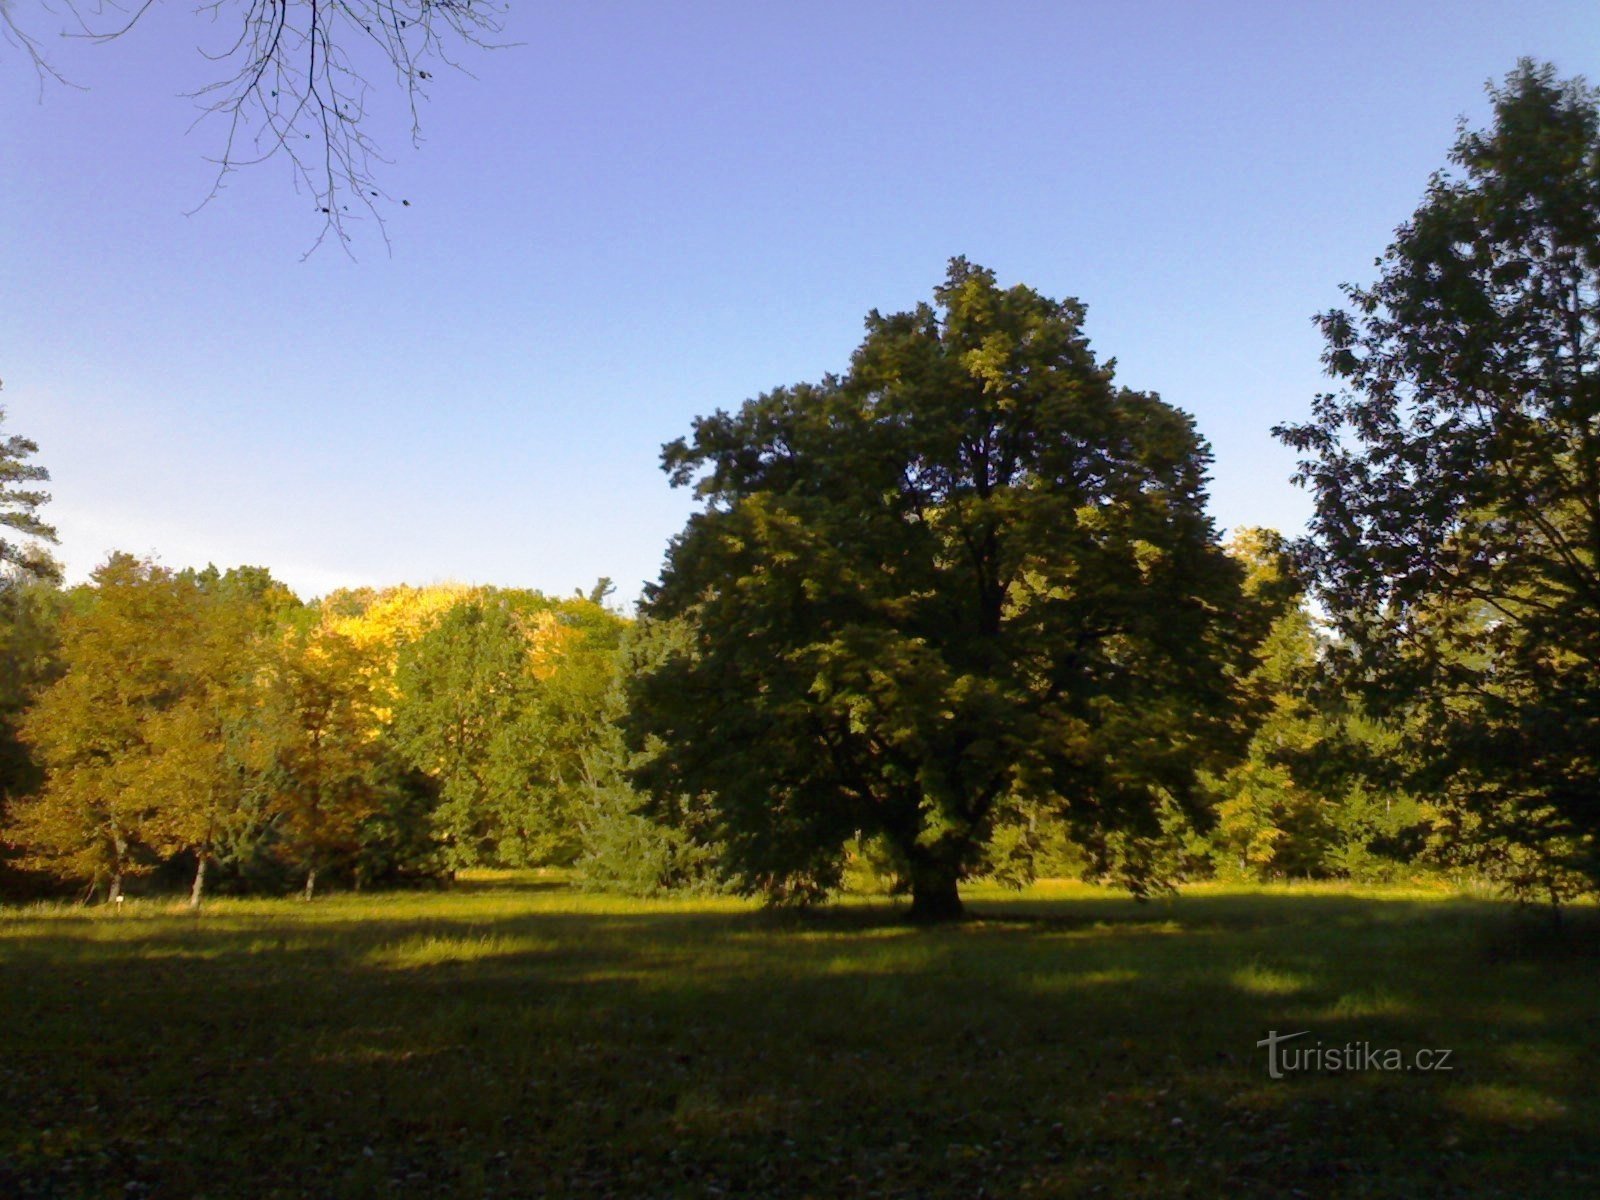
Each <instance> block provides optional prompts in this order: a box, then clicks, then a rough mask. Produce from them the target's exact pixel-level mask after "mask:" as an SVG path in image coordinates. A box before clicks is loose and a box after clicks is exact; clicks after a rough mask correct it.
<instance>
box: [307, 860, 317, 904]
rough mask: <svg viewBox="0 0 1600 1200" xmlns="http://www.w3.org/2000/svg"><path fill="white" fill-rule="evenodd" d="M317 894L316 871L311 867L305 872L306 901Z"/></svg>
mask: <svg viewBox="0 0 1600 1200" xmlns="http://www.w3.org/2000/svg"><path fill="white" fill-rule="evenodd" d="M316 893H317V869H316V868H315V867H312V868H311V869H310V870H309V871H307V872H306V899H307V900H310V899H311V897H312V896H314V895H316Z"/></svg>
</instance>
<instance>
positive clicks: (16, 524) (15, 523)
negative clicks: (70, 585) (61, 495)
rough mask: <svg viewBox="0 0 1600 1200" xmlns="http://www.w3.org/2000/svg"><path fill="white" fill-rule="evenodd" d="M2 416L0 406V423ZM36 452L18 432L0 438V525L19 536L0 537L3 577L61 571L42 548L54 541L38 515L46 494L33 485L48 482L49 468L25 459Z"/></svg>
mask: <svg viewBox="0 0 1600 1200" xmlns="http://www.w3.org/2000/svg"><path fill="white" fill-rule="evenodd" d="M5 419H6V410H5V409H3V408H0V425H3V424H5ZM38 452H39V446H38V444H37V443H35V442H33V441H31V440H29V439H28V438H25V437H23V436H21V435H20V434H12V435H11V436H10V437H8V438H0V527H4V528H5V529H9V530H11V531H13V532H14V533H17V534H21V535H22V538H23V540H22V541H20V542H12V541H7V540H6V539H5V538H4V537H0V575H3V576H5V577H11V576H22V577H25V578H36V579H37V578H43V579H56V578H59V576H60V573H61V572H60V568H59V567H58V566H57V565H56V563H55V560H54V559H53V558H51V557H50V553H49V551H48V550H47V549H46V548H45V547H46V545H47V544H53V543H54V542H55V540H56V531H55V528H54V526H51V525H48V524H46V523H45V521H44V518H42V517H41V516H40V515H39V510H40V509H41V508H43V507H44V505H45V504H47V503H48V502H49V500H50V494H49V493H48V492H45V491H42V490H41V489H39V488H38V487H36V486H34V485H35V484H40V483H47V482H49V479H50V472H49V471H47V470H45V469H44V468H43V467H41V466H40V465H39V464H38V463H33V462H29V461H28V460H29V459H30V458H32V457H33V456H34V455H35V454H37V453H38Z"/></svg>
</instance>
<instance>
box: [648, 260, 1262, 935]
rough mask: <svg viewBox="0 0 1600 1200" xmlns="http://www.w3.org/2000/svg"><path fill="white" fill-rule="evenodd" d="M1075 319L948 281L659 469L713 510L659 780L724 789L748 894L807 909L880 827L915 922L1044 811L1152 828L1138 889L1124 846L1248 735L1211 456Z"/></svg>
mask: <svg viewBox="0 0 1600 1200" xmlns="http://www.w3.org/2000/svg"><path fill="white" fill-rule="evenodd" d="M1083 315H1084V310H1083V308H1082V306H1081V305H1079V304H1078V303H1077V302H1076V301H1072V300H1066V301H1055V300H1051V299H1048V298H1046V297H1044V296H1042V295H1040V294H1039V293H1038V292H1036V291H1033V290H1032V289H1029V288H1027V287H1021V286H1018V287H1013V288H1010V289H1002V288H1000V287H998V286H997V285H996V282H995V277H994V275H993V273H992V272H990V271H988V270H986V269H983V268H981V267H977V266H974V265H971V264H969V263H968V262H966V261H965V260H964V259H956V260H954V261H953V262H952V263H951V265H950V270H949V274H948V276H947V278H946V280H945V282H944V283H943V285H942V286H940V287H939V288H938V289H936V291H935V303H934V304H926V303H924V304H921V305H919V306H918V307H917V308H916V309H915V310H913V311H910V312H903V313H895V314H892V315H888V316H883V315H880V314H879V313H878V312H876V311H875V312H873V313H871V314H870V315H869V316H868V318H867V322H866V327H867V333H866V339H865V341H864V342H863V343H862V344H861V346H860V348H859V349H858V350H857V351H856V352H855V354H854V356H853V358H852V360H851V364H850V368H849V370H848V372H846V373H845V374H844V375H843V376H839V377H834V376H828V377H825V378H824V379H823V380H822V381H821V382H820V383H816V384H800V385H797V386H794V387H785V388H779V389H777V390H776V391H773V392H770V393H768V394H766V395H763V396H760V397H758V398H756V399H754V400H751V401H749V402H747V403H746V404H745V405H744V406H743V407H742V408H741V409H740V410H739V411H738V412H736V413H732V414H729V413H726V412H717V413H716V414H714V415H713V416H710V417H705V418H702V419H700V420H698V421H696V423H695V427H694V433H693V436H692V437H691V438H689V439H688V440H679V441H677V442H674V443H672V444H671V445H669V446H667V447H666V449H665V451H664V465H665V468H666V469H667V470H668V471H669V472H670V475H671V478H672V481H673V483H674V484H678V485H684V484H689V483H691V482H694V481H696V480H698V485H697V494H698V495H699V496H700V497H701V498H703V499H704V501H705V506H704V509H703V510H702V511H700V512H698V513H697V514H696V515H694V516H693V517H692V518H691V519H690V521H689V524H688V527H687V528H686V529H685V530H684V531H683V532H682V533H681V534H680V535H678V536H677V538H676V539H675V540H674V541H673V543H672V546H671V548H670V550H669V554H668V560H667V565H666V568H665V570H664V572H663V574H662V577H661V579H660V581H659V582H658V583H656V584H655V585H653V586H652V587H650V588H649V589H648V591H647V594H646V600H645V605H644V609H645V613H646V615H647V616H648V617H649V618H650V619H652V620H656V621H665V620H675V621H681V622H683V623H684V624H685V625H686V626H687V627H688V628H689V630H690V634H689V636H688V638H687V639H686V642H685V645H684V647H683V648H682V649H681V650H680V651H679V652H677V653H674V654H671V655H670V656H668V657H667V659H666V661H665V662H664V663H663V664H662V665H660V666H659V667H658V668H657V669H656V670H654V671H652V672H650V673H649V674H647V675H645V676H643V677H642V678H640V679H639V680H637V681H636V684H635V695H634V698H633V710H634V716H633V718H632V721H633V727H632V736H633V739H634V743H635V745H636V746H638V747H640V748H643V747H645V746H646V745H649V746H653V747H654V753H653V754H650V755H649V756H648V757H647V761H646V763H645V765H644V766H642V767H641V769H640V770H639V772H638V780H639V782H640V783H641V785H642V786H644V787H645V788H647V789H648V790H649V791H650V792H651V793H652V794H653V795H654V796H656V797H657V798H658V803H660V804H663V805H665V804H670V803H674V802H676V800H677V799H678V798H682V797H690V798H693V797H703V798H705V799H708V800H709V802H710V803H711V804H712V805H713V806H714V811H715V813H716V815H717V825H718V828H717V830H716V833H717V835H718V836H719V837H720V838H721V839H722V840H723V841H724V843H725V845H726V847H727V860H726V867H727V869H728V871H729V872H730V874H731V875H732V876H733V877H734V878H736V879H737V880H738V881H739V882H741V883H742V884H743V885H744V886H745V887H747V888H749V889H752V890H763V891H765V892H767V893H768V894H769V895H771V896H774V897H785V896H800V897H804V896H808V895H813V894H816V893H817V892H818V891H819V890H821V889H824V888H826V887H828V886H831V885H832V884H833V883H835V882H836V881H837V878H838V873H839V868H840V863H841V858H842V849H843V847H844V846H845V844H846V843H847V842H848V841H849V840H850V839H852V838H853V837H855V836H857V835H858V834H865V835H881V836H882V838H883V839H885V841H886V842H887V843H888V844H889V845H890V846H891V847H892V848H893V851H894V853H895V854H896V855H897V856H898V858H899V859H900V863H899V866H900V868H901V869H902V870H903V872H904V874H905V876H906V877H908V878H909V879H910V881H911V887H912V896H913V902H912V913H913V915H914V916H916V917H918V918H925V919H943V918H949V917H953V916H957V915H959V914H960V912H961V901H960V897H959V893H958V883H959V881H960V880H961V879H962V877H963V876H964V875H965V874H966V873H967V872H969V871H970V870H972V869H973V868H974V866H975V864H976V863H977V862H978V860H979V857H980V852H981V849H982V847H983V845H984V842H985V840H986V838H987V837H988V836H989V833H990V831H991V829H992V828H993V825H994V823H995V821H996V820H997V818H998V817H1000V816H1002V815H1003V814H1004V813H1005V812H1006V810H1007V809H1008V807H1009V806H1013V805H1018V804H1035V803H1038V802H1040V801H1045V802H1048V803H1049V804H1050V805H1052V806H1054V807H1057V808H1060V809H1062V810H1064V811H1065V814H1066V815H1067V817H1068V819H1069V820H1070V821H1071V822H1072V823H1073V824H1074V826H1075V827H1076V828H1077V829H1078V830H1079V832H1080V833H1081V834H1082V835H1084V836H1085V837H1086V838H1089V839H1091V840H1092V839H1093V838H1094V837H1095V836H1096V835H1100V834H1104V833H1105V832H1107V831H1111V830H1119V831H1122V832H1124V833H1131V834H1133V835H1135V840H1134V842H1129V841H1128V840H1127V839H1122V840H1120V841H1119V843H1118V844H1119V847H1120V848H1121V849H1120V851H1119V853H1120V854H1121V857H1122V867H1123V869H1124V870H1125V872H1126V878H1127V879H1128V881H1129V882H1130V883H1132V884H1134V885H1135V886H1143V885H1146V884H1148V883H1149V882H1150V880H1149V870H1148V867H1149V863H1148V861H1147V860H1145V859H1142V858H1141V857H1140V856H1139V855H1138V854H1137V853H1133V854H1130V853H1128V852H1127V851H1128V847H1129V846H1130V845H1135V844H1137V837H1138V836H1144V837H1146V838H1148V839H1154V838H1155V837H1156V836H1157V834H1158V827H1157V813H1158V811H1159V810H1161V809H1162V808H1163V807H1170V806H1172V805H1177V806H1180V807H1182V806H1187V805H1190V804H1192V803H1193V802H1194V799H1195V796H1196V789H1195V773H1196V769H1197V768H1198V767H1199V766H1201V765H1202V764H1204V763H1207V762H1210V761H1214V759H1215V756H1216V755H1217V754H1218V753H1219V752H1220V751H1221V749H1222V748H1223V747H1224V746H1226V745H1230V744H1232V743H1234V742H1235V741H1236V740H1237V734H1238V729H1237V728H1236V726H1235V723H1234V721H1233V719H1232V692H1233V675H1232V673H1231V667H1232V666H1233V665H1236V661H1237V660H1238V659H1240V658H1241V657H1242V654H1241V650H1240V644H1241V643H1243V642H1245V641H1247V640H1248V638H1247V637H1246V636H1244V631H1243V630H1241V629H1240V628H1239V627H1238V625H1237V622H1236V621H1235V615H1236V610H1237V609H1238V607H1239V595H1240V593H1239V577H1240V571H1239V569H1238V568H1237V566H1236V565H1235V564H1233V563H1232V562H1231V561H1230V560H1229V559H1228V557H1227V556H1226V555H1225V554H1224V553H1223V552H1222V550H1221V548H1220V546H1219V545H1218V543H1217V539H1216V536H1215V531H1214V529H1213V527H1212V524H1211V522H1210V520H1209V519H1208V518H1207V516H1206V513H1205V481H1206V470H1207V465H1208V463H1209V453H1208V450H1207V447H1206V446H1205V444H1204V443H1203V442H1202V441H1201V439H1200V438H1199V437H1198V436H1197V434H1196V432H1195V428H1194V424H1193V422H1192V420H1191V419H1190V418H1189V417H1188V416H1187V415H1186V414H1184V413H1183V412H1181V411H1179V410H1178V409H1176V408H1173V407H1171V406H1170V405H1168V404H1165V403H1163V402H1162V401H1161V400H1160V399H1159V398H1157V397H1156V396H1154V395H1151V394H1148V393H1142V392H1134V391H1129V390H1127V389H1126V388H1119V387H1117V386H1116V385H1115V384H1114V383H1113V381H1112V372H1111V369H1110V367H1109V365H1102V364H1100V363H1098V362H1097V361H1096V359H1095V357H1094V355H1093V353H1092V352H1091V350H1090V348H1089V344H1088V341H1087V339H1086V338H1085V337H1084V334H1083V329H1082V323H1083Z"/></svg>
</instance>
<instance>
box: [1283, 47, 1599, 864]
mask: <svg viewBox="0 0 1600 1200" xmlns="http://www.w3.org/2000/svg"><path fill="white" fill-rule="evenodd" d="M1492 98H1493V101H1494V115H1495V120H1494V126H1493V128H1491V129H1489V130H1487V131H1482V132H1478V131H1467V132H1463V133H1462V134H1461V136H1460V138H1459V139H1458V141H1457V142H1456V145H1455V148H1454V150H1453V151H1452V153H1451V156H1450V157H1451V162H1452V164H1453V167H1454V170H1453V171H1451V172H1445V173H1441V174H1439V175H1437V176H1436V177H1435V178H1434V180H1433V181H1432V183H1431V185H1430V186H1429V189H1428V194H1427V197H1426V199H1425V200H1424V201H1423V204H1422V206H1421V207H1420V208H1419V209H1418V210H1417V212H1416V213H1415V215H1414V216H1413V217H1412V218H1411V220H1409V221H1408V222H1407V223H1406V224H1405V225H1403V226H1401V227H1400V229H1399V231H1398V232H1397V233H1396V236H1395V241H1394V243H1393V244H1392V245H1391V246H1390V247H1389V249H1388V251H1387V252H1386V253H1385V254H1384V256H1383V258H1382V259H1381V260H1380V262H1379V265H1380V268H1381V276H1380V278H1379V279H1378V281H1377V282H1376V283H1374V284H1373V285H1371V286H1370V287H1366V288H1360V287H1352V288H1349V289H1347V291H1348V295H1349V298H1350V301H1351V309H1350V310H1349V311H1335V312H1330V313H1327V314H1325V315H1324V316H1322V317H1321V318H1320V324H1321V327H1322V331H1323V333H1324V335H1325V337H1326V339H1327V350H1326V353H1325V355H1324V361H1325V363H1326V365H1327V368H1328V370H1329V372H1330V373H1331V374H1332V375H1333V376H1334V378H1336V379H1337V380H1338V381H1339V382H1340V383H1341V385H1342V390H1340V391H1338V392H1336V393H1333V394H1329V395H1324V396H1321V397H1319V398H1318V399H1317V401H1316V405H1315V408H1314V410H1313V413H1312V417H1311V419H1310V420H1309V421H1307V422H1305V423H1304V424H1298V425H1289V426H1285V427H1282V428H1280V429H1279V431H1278V432H1279V435H1280V436H1281V437H1282V438H1284V439H1285V440H1286V441H1287V442H1289V444H1291V445H1292V446H1294V447H1296V448H1297V449H1299V450H1300V451H1301V452H1302V453H1303V454H1304V456H1305V457H1304V461H1303V462H1302V464H1301V468H1300V478H1301V479H1302V480H1303V481H1304V482H1306V483H1308V484H1309V486H1310V487H1311V488H1312V490H1313V492H1314V494H1315V497H1316V502H1317V508H1316V515H1315V517H1314V519H1313V522H1312V527H1311V536H1310V538H1309V539H1308V540H1307V541H1306V542H1305V544H1304V547H1303V548H1304V552H1305V556H1306V560H1307V562H1308V565H1309V567H1310V568H1311V571H1312V572H1313V574H1314V577H1315V580H1316V583H1317V586H1318V592H1319V597H1320V599H1321V600H1322V602H1323V603H1324V604H1325V605H1326V607H1327V610H1328V611H1329V613H1330V614H1331V615H1332V617H1333V619H1334V620H1335V622H1336V626H1337V630H1338V633H1339V635H1340V638H1341V643H1340V646H1339V650H1340V661H1341V665H1342V667H1343V679H1344V681H1345V682H1346V683H1347V685H1349V686H1352V687H1354V688H1356V689H1359V691H1360V694H1361V695H1362V697H1363V699H1364V701H1365V703H1366V704H1367V705H1369V706H1370V708H1371V710H1372V711H1373V712H1375V713H1378V714H1383V715H1387V716H1390V717H1391V718H1394V719H1396V720H1397V721H1399V722H1401V723H1402V724H1403V726H1404V728H1405V729H1406V731H1407V734H1408V737H1407V741H1408V744H1409V746H1410V748H1411V758H1410V761H1411V763H1412V765H1413V766H1414V768H1415V770H1414V771H1413V772H1412V778H1413V785H1414V786H1415V787H1418V788H1422V789H1425V790H1427V791H1429V792H1432V793H1435V794H1438V795H1440V796H1444V797H1448V798H1449V799H1450V800H1451V801H1452V802H1453V804H1454V805H1455V806H1456V807H1457V808H1458V810H1459V815H1460V817H1461V818H1462V821H1463V824H1462V831H1463V832H1467V831H1469V830H1470V831H1473V832H1474V834H1475V836H1474V837H1473V838H1472V839H1471V840H1472V841H1473V842H1475V844H1476V845H1477V846H1478V847H1479V848H1480V849H1481V850H1482V851H1484V853H1485V854H1487V855H1488V856H1489V857H1491V858H1493V859H1496V860H1498V861H1500V862H1502V863H1504V864H1506V865H1507V867H1508V869H1509V871H1510V873H1511V874H1512V875H1513V876H1514V877H1516V878H1517V879H1518V880H1519V881H1520V882H1521V883H1522V885H1523V886H1525V887H1537V888H1538V889H1540V890H1543V891H1546V892H1548V893H1550V894H1551V895H1557V894H1560V893H1561V892H1562V891H1564V890H1567V889H1570V888H1571V887H1573V886H1581V885H1582V881H1583V880H1587V881H1589V882H1591V883H1592V882H1594V881H1597V880H1600V93H1597V92H1595V91H1593V90H1591V89H1589V88H1587V87H1585V86H1583V85H1582V83H1581V82H1568V83H1563V82H1561V81H1559V80H1557V79H1556V77H1555V75H1554V72H1553V70H1551V69H1550V68H1548V67H1536V66H1534V65H1533V64H1531V63H1527V62H1524V63H1523V64H1522V65H1521V66H1520V67H1519V68H1518V70H1517V71H1515V72H1514V73H1513V74H1512V75H1511V76H1510V77H1509V78H1508V79H1507V80H1506V82H1505V84H1504V85H1503V86H1501V87H1497V88H1494V89H1492ZM1508 846H1509V847H1514V848H1519V849H1518V852H1517V853H1513V854H1511V855H1509V856H1508V855H1507V854H1506V848H1507V847H1508Z"/></svg>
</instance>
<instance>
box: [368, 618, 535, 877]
mask: <svg viewBox="0 0 1600 1200" xmlns="http://www.w3.org/2000/svg"><path fill="white" fill-rule="evenodd" d="M527 659H528V647H527V643H526V641H525V640H524V638H523V635H522V631H521V629H520V627H519V626H518V624H517V621H516V618H515V616H514V614H513V613H512V612H511V610H510V608H509V606H508V605H507V604H506V603H505V602H504V601H496V600H495V599H493V598H488V597H473V598H471V599H467V600H463V601H461V602H460V603H459V604H457V605H456V606H455V607H454V608H452V609H450V610H449V611H448V612H447V613H445V615H444V616H443V617H442V618H441V619H440V620H439V621H438V623H437V624H435V625H434V626H433V627H432V628H431V629H429V630H428V631H427V632H426V633H424V634H423V635H422V636H421V637H419V638H418V639H417V640H416V641H414V642H411V643H409V644H408V645H406V646H404V647H403V648H402V649H401V651H400V658H399V666H398V669H397V672H396V684H397V689H398V698H397V701H396V704H395V714H394V725H393V736H394V740H395V744H396V746H397V747H398V748H399V751H400V753H401V755H402V757H403V758H404V760H405V761H406V762H407V763H409V764H410V765H411V766H413V767H415V768H416V769H418V770H420V771H423V772H425V773H426V774H428V775H429V776H431V777H432V778H433V779H435V780H436V781H437V782H438V786H439V804H438V807H437V808H436V809H435V810H434V827H435V831H436V834H437V836H438V837H439V839H440V841H441V842H442V843H443V846H444V854H445V861H446V862H447V863H448V865H449V866H450V867H452V868H459V867H471V866H480V865H486V864H487V865H499V862H498V858H499V843H500V840H501V837H502V834H503V832H504V818H505V816H506V815H507V812H508V810H510V809H511V808H512V807H513V806H514V805H515V803H516V801H517V800H518V799H519V798H520V792H519V791H516V790H513V792H512V794H510V795H507V794H505V788H504V787H503V786H502V785H504V784H505V783H507V782H509V781H508V780H507V779H506V778H505V775H506V773H505V772H504V771H503V770H501V769H497V768H499V766H500V764H499V762H498V760H499V759H500V758H501V757H502V754H501V751H502V748H503V747H504V746H505V745H506V744H507V743H508V742H509V741H510V740H512V739H513V737H514V734H513V730H514V728H515V726H516V725H517V723H518V722H519V721H521V720H522V719H523V718H524V714H525V713H526V711H527V709H528V708H529V706H530V705H531V704H532V701H533V697H532V692H533V686H534V680H533V676H532V675H531V673H530V672H529V671H528V663H527Z"/></svg>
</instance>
